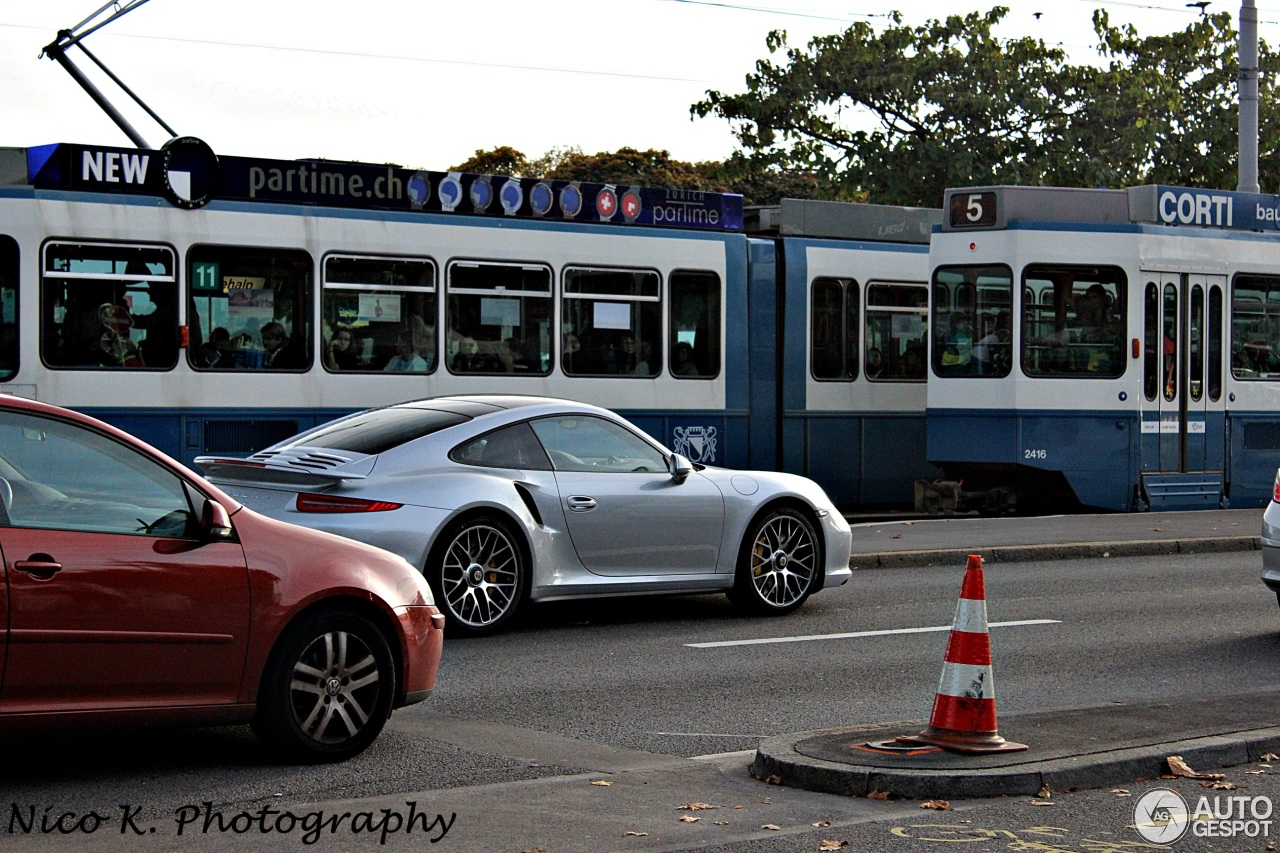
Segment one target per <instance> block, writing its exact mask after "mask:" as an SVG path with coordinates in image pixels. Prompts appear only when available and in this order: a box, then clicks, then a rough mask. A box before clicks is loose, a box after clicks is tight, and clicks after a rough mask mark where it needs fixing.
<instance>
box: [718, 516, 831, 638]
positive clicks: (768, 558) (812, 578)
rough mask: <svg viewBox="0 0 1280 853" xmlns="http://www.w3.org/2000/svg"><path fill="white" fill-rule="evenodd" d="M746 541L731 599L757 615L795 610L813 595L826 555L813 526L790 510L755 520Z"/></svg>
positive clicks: (803, 517)
mask: <svg viewBox="0 0 1280 853" xmlns="http://www.w3.org/2000/svg"><path fill="white" fill-rule="evenodd" d="M748 536H749V538H748V539H747V540H746V541H745V542H744V543H743V550H742V556H741V557H740V559H739V561H738V576H737V578H736V580H735V582H734V587H733V593H732V597H733V600H734V602H735V603H736V604H738V605H740V606H742V607H744V608H746V609H748V610H751V611H753V612H755V613H761V614H767V615H780V614H783V613H790V612H791V611H792V610H795V609H796V608H797V607H799V606H800V605H801V604H803V603H804V601H805V599H806V598H808V597H809V594H810V593H812V592H813V591H814V587H815V584H816V583H817V581H818V578H819V576H820V573H821V557H822V551H821V549H820V548H819V547H818V535H817V533H816V532H815V531H814V529H813V525H812V524H811V523H810V522H809V519H807V518H806V517H805V516H804V515H802V514H801V513H800V512H799V511H797V510H794V509H791V508H789V507H783V508H781V509H776V510H773V511H772V512H769V513H767V514H766V515H764V516H763V517H761V518H759V519H757V520H756V521H755V523H754V524H753V525H752V527H751V528H750V529H749V532H748Z"/></svg>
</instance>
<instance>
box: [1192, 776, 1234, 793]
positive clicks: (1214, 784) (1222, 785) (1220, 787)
mask: <svg viewBox="0 0 1280 853" xmlns="http://www.w3.org/2000/svg"><path fill="white" fill-rule="evenodd" d="M1200 787H1201V788H1212V789H1213V790H1215V791H1234V790H1235V789H1236V788H1239V787H1240V786H1239V785H1237V784H1236V783H1235V782H1227V781H1224V780H1222V779H1215V780H1213V781H1211V782H1201V783H1200Z"/></svg>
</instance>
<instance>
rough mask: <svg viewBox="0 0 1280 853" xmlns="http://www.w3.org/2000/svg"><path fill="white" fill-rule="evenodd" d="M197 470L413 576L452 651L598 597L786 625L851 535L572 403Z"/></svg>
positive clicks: (420, 411) (448, 403) (372, 420)
mask: <svg viewBox="0 0 1280 853" xmlns="http://www.w3.org/2000/svg"><path fill="white" fill-rule="evenodd" d="M196 464H197V465H200V466H201V467H202V468H204V470H205V471H206V472H207V473H208V475H209V479H211V480H212V481H213V482H215V483H217V484H218V485H220V486H222V487H223V489H224V490H226V492H227V493H228V494H230V495H231V496H233V497H235V498H237V499H239V500H240V501H242V502H243V503H244V504H246V505H247V506H249V507H250V508H252V509H254V510H257V511H258V512H260V513H264V514H266V515H269V516H272V517H274V518H278V519H283V520H285V521H290V522H293V523H295V524H301V525H304V526H306V527H313V528H316V529H319V530H326V531H329V532H331V533H337V534H340V535H343V536H348V537H350V538H352V539H358V540H360V541H362V542H368V543H370V544H373V545H378V546H380V547H382V548H385V549H387V550H388V551H392V552H394V553H396V554H399V555H401V556H402V557H404V558H405V559H407V560H408V561H409V562H410V563H412V564H413V565H415V566H419V567H421V568H422V570H423V572H424V574H425V575H426V577H427V580H428V581H429V582H430V584H431V586H432V587H433V588H434V590H435V592H436V600H437V605H438V606H440V607H441V609H443V610H444V611H445V614H446V616H447V617H448V620H449V622H450V624H451V627H452V629H453V633H454V634H455V635H457V634H484V633H489V632H493V631H496V630H498V629H500V628H501V627H503V626H504V625H506V624H507V623H508V622H509V621H510V620H511V618H512V617H513V616H514V615H515V614H516V613H517V612H518V611H519V610H520V608H521V607H523V606H524V605H525V604H526V603H527V602H530V601H551V600H556V599H567V598H579V597H591V596H606V595H628V594H638V593H694V592H717V591H722V592H727V593H728V594H729V596H730V597H731V598H732V599H733V601H734V602H735V603H736V604H738V605H739V606H741V607H743V608H746V609H748V610H750V611H752V612H754V613H761V614H782V613H787V612H790V611H791V610H794V609H795V608H797V607H799V606H800V605H801V604H803V603H804V601H805V599H806V598H808V597H809V595H810V594H811V593H813V592H816V591H817V590H819V589H822V588H823V587H829V586H838V585H840V584H843V583H845V582H846V581H847V580H849V577H850V576H851V572H850V570H849V549H850V533H849V525H848V524H847V523H846V522H845V520H844V518H843V516H841V514H840V513H839V512H838V511H837V510H836V508H835V507H834V506H833V505H832V504H831V501H830V499H829V498H828V497H827V495H826V493H824V492H823V491H822V489H821V488H820V487H819V486H818V485H817V484H816V483H814V482H813V481H811V480H808V479H806V478H804V477H798V476H795V475H793V474H778V473H770V472H763V471H730V470H725V469H719V468H709V467H704V466H702V465H694V464H693V463H691V462H690V461H689V460H688V459H686V458H685V457H683V456H681V455H679V454H677V453H672V452H671V451H670V450H667V449H666V448H664V447H662V446H661V445H660V444H658V443H656V442H655V441H653V439H651V438H649V437H648V436H647V435H645V434H644V433H643V432H641V431H640V430H638V429H637V428H636V427H634V426H632V425H631V424H630V423H628V422H627V421H626V420H624V419H623V418H621V417H619V416H618V415H616V414H614V413H613V412H610V411H607V410H605V409H601V408H597V407H595V406H588V405H583V404H581V403H575V402H571V401H568V400H555V399H550V398H546V397H510V396H483V395H478V396H460V397H437V398H433V399H428V400H419V401H416V402H409V403H402V404H399V405H395V406H388V407H386V408H380V409H369V410H367V411H364V412H359V413H357V414H354V415H349V416H347V417H345V418H340V419H339V420H336V421H333V422H331V423H327V424H324V425H322V426H319V427H316V428H315V429H312V430H309V431H307V432H304V433H301V434H299V435H296V436H294V437H293V438H290V439H287V440H285V441H282V442H280V443H278V444H275V445H272V446H271V447H268V448H267V449H266V450H263V451H261V452H260V453H256V454H254V455H253V456H250V457H249V458H247V459H237V458H229V457H214V456H203V457H200V458H198V459H196Z"/></svg>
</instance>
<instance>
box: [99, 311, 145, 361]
mask: <svg viewBox="0 0 1280 853" xmlns="http://www.w3.org/2000/svg"><path fill="white" fill-rule="evenodd" d="M98 319H99V321H100V323H99V328H100V334H99V335H98V351H97V352H96V353H94V355H95V357H96V358H97V360H98V363H99V364H101V365H102V366H104V367H145V365H144V364H143V361H142V352H141V351H140V350H139V349H138V345H137V344H135V343H134V342H133V341H132V340H131V339H130V338H129V330H130V329H132V328H133V317H132V316H130V314H129V309H128V308H126V307H124V306H123V305H113V304H111V303H110V302H106V303H103V304H102V305H101V306H99V308H98Z"/></svg>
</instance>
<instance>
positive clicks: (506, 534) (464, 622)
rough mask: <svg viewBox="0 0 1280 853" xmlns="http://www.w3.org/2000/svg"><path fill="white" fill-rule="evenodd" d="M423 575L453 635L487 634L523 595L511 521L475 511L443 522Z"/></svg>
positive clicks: (523, 571)
mask: <svg viewBox="0 0 1280 853" xmlns="http://www.w3.org/2000/svg"><path fill="white" fill-rule="evenodd" d="M441 542H442V543H443V544H442V546H441V547H439V548H438V549H437V550H436V552H435V554H434V557H433V560H432V565H431V567H430V571H429V574H428V576H427V579H428V580H429V581H430V582H431V584H432V586H434V587H435V591H436V593H437V595H436V598H437V601H436V603H437V604H438V605H439V606H440V607H441V608H442V609H443V610H444V612H445V616H446V618H447V619H448V620H449V626H450V627H451V628H452V629H453V633H454V634H455V635H458V634H461V635H470V636H479V635H482V634H492V633H495V632H497V631H499V630H501V629H502V628H503V627H505V626H506V625H507V624H508V623H509V622H510V621H511V619H512V618H513V617H514V616H515V614H516V612H517V611H518V610H519V609H520V608H521V606H522V605H523V604H524V600H525V598H526V597H527V595H528V587H529V580H528V574H529V567H528V561H527V559H526V558H525V554H524V550H523V549H522V547H521V543H520V540H519V539H518V538H517V534H516V533H515V531H514V530H513V529H512V527H511V524H510V523H509V522H507V521H505V520H503V519H501V518H498V517H496V516H477V517H475V518H470V519H466V520H464V521H462V522H460V523H458V524H457V525H455V526H453V527H451V528H449V530H447V531H446V532H445V534H444V536H442V537H441Z"/></svg>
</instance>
